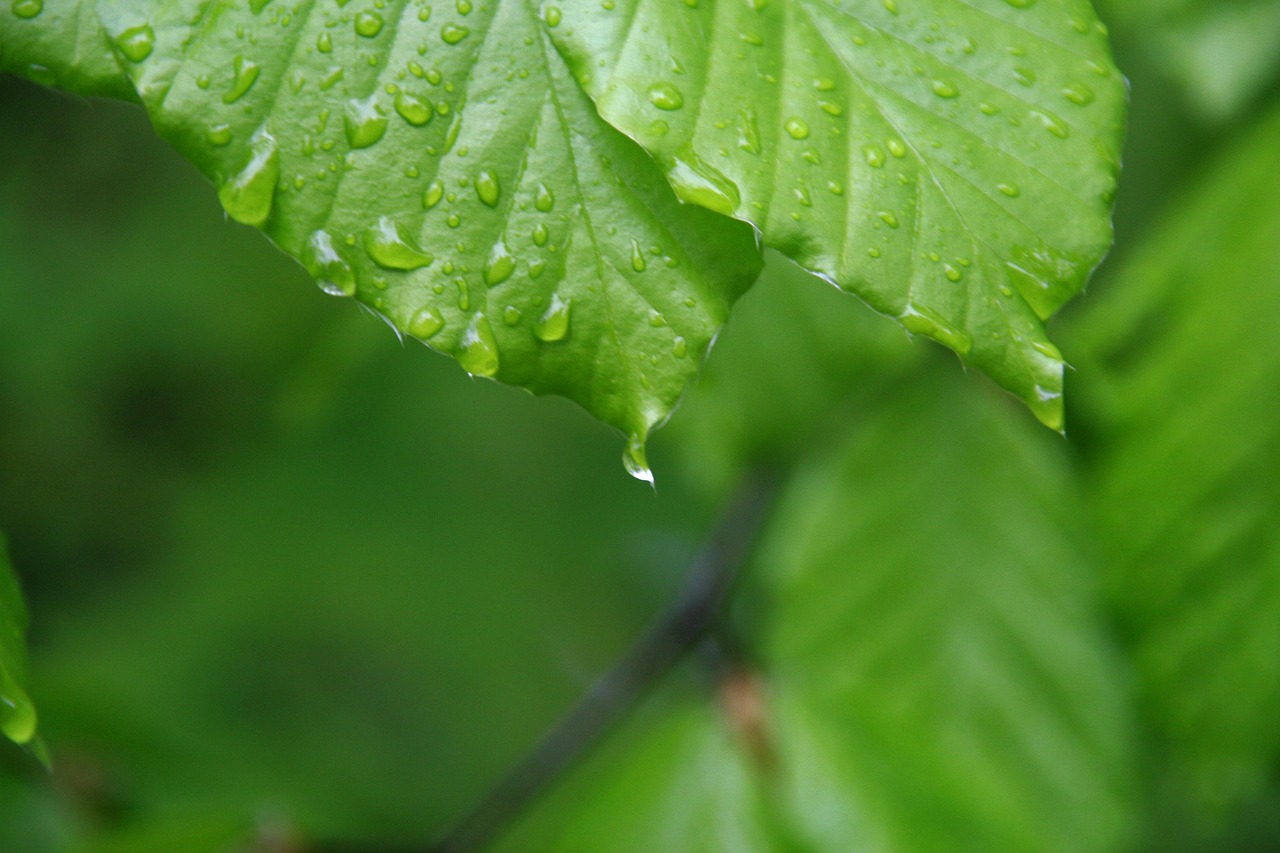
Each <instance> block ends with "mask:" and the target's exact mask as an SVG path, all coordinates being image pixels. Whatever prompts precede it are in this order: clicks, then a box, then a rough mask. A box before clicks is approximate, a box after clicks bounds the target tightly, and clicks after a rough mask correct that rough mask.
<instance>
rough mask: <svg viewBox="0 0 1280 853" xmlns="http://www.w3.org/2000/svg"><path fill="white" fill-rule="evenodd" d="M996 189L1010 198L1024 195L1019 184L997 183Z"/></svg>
mask: <svg viewBox="0 0 1280 853" xmlns="http://www.w3.org/2000/svg"><path fill="white" fill-rule="evenodd" d="M996 189H998V190H999V191H1000V192H1002V193H1004V194H1005V195H1007V196H1008V197H1009V198H1017V197H1018V196H1020V195H1022V190H1020V189H1018V185H1017V184H996Z"/></svg>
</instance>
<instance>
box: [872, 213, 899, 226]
mask: <svg viewBox="0 0 1280 853" xmlns="http://www.w3.org/2000/svg"><path fill="white" fill-rule="evenodd" d="M876 215H877V216H879V217H880V221H881V222H883V223H884V224H885V225H888V226H889V227H890V228H897V227H898V217H897V216H895V215H894V214H893V212H892V211H889V210H882V211H880V212H879V213H878V214H876Z"/></svg>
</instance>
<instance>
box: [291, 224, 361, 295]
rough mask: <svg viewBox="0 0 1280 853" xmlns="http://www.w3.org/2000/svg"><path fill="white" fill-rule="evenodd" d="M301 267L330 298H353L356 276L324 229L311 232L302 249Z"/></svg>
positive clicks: (331, 237)
mask: <svg viewBox="0 0 1280 853" xmlns="http://www.w3.org/2000/svg"><path fill="white" fill-rule="evenodd" d="M302 266H303V267H304V268H305V269H306V271H307V272H308V273H309V274H310V275H311V277H312V278H314V279H315V280H316V284H318V285H320V289H321V290H323V291H324V292H325V293H328V294H329V295H330V296H355V293H356V276H355V273H354V272H352V270H351V265H350V264H349V263H347V262H346V260H344V259H343V257H342V255H340V254H339V253H338V250H337V248H336V247H335V246H334V245H333V236H332V235H330V234H329V232H328V231H325V230H324V229H318V230H316V231H312V232H311V236H310V237H308V238H307V242H306V245H304V246H303V247H302Z"/></svg>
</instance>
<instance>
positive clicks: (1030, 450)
mask: <svg viewBox="0 0 1280 853" xmlns="http://www.w3.org/2000/svg"><path fill="white" fill-rule="evenodd" d="M1060 449H1061V444H1060V442H1058V441H1057V439H1056V438H1054V437H1052V436H1049V435H1047V434H1044V433H1043V431H1040V430H1036V429H1035V428H1033V427H1032V426H1031V425H1030V424H1028V423H1026V422H1024V421H1023V420H1022V419H1021V418H1020V417H1018V415H1017V413H1016V411H1014V410H1013V409H1012V407H1010V406H1007V405H1006V404H1005V403H1004V401H1003V400H1000V399H995V398H992V399H984V398H982V397H981V396H980V395H977V394H974V393H973V389H964V388H959V387H957V386H956V385H955V383H954V381H952V377H949V376H945V375H943V374H942V373H941V372H935V373H933V374H932V377H930V375H929V374H924V373H922V375H921V376H920V377H919V378H918V379H917V381H916V382H915V383H914V387H913V388H912V390H910V391H908V392H906V393H905V394H904V396H902V398H901V405H896V406H892V407H884V408H882V409H881V410H880V411H879V412H877V413H875V414H873V415H872V416H871V417H870V418H868V419H867V420H866V421H865V422H863V423H862V424H861V425H860V426H859V427H857V428H856V429H854V430H853V431H852V432H851V433H850V434H848V435H847V437H846V439H845V441H843V442H841V443H840V445H839V446H837V447H836V448H835V449H834V450H833V451H831V452H826V453H817V454H814V455H813V457H812V458H810V460H809V461H808V464H806V465H805V466H804V468H803V469H802V471H801V473H800V475H799V477H798V479H797V481H796V482H794V483H793V484H792V485H791V487H790V488H789V490H788V492H787V494H786V495H785V496H784V498H783V502H782V504H781V506H780V507H779V509H778V512H777V515H776V516H775V518H774V520H773V521H772V522H771V526H770V530H769V531H768V533H767V534H766V539H765V541H764V543H763V545H762V552H761V554H760V555H759V556H758V557H757V559H756V560H755V561H754V565H753V567H752V570H751V572H752V573H751V575H750V576H749V578H748V580H749V586H748V587H747V588H746V589H745V590H744V595H745V597H744V598H743V599H742V600H741V601H740V602H739V604H740V608H739V610H740V613H742V614H754V615H746V616H744V620H743V621H744V627H746V628H747V630H745V631H743V632H742V634H741V635H740V636H746V637H750V638H752V639H751V643H752V645H754V646H755V648H754V649H753V650H752V652H751V655H750V656H751V657H752V658H754V659H755V660H757V662H758V663H757V666H758V667H759V672H758V673H746V674H744V673H743V672H741V671H735V669H734V668H732V667H731V668H729V671H728V675H727V677H726V673H725V672H724V671H723V670H717V673H716V674H717V676H718V678H719V681H718V684H717V690H716V697H717V699H718V701H717V702H716V703H715V704H716V705H718V706H719V707H718V708H717V707H714V706H712V705H711V703H709V702H708V701H707V698H708V697H707V696H706V691H704V690H696V689H695V688H690V687H687V686H686V687H685V688H684V692H683V693H680V694H677V695H676V696H675V698H673V699H669V701H667V702H666V704H665V706H662V710H661V711H659V710H655V709H653V708H650V709H648V710H647V711H646V713H645V715H643V716H642V717H641V719H640V720H638V721H636V722H634V723H632V724H630V725H628V726H627V727H625V728H624V729H622V730H621V731H619V732H618V734H617V735H616V736H615V737H614V738H613V739H612V740H611V741H610V742H609V743H608V744H607V745H606V746H605V748H604V750H602V751H601V752H600V753H598V754H596V755H595V756H593V757H592V758H591V759H590V760H589V761H588V762H586V763H585V764H584V765H583V766H582V767H580V768H578V770H577V771H576V772H575V773H574V774H572V776H571V778H569V779H568V780H567V783H566V785H565V786H564V788H563V789H562V790H560V791H558V792H557V793H556V794H555V795H554V796H553V797H552V798H551V799H550V800H549V801H548V802H547V803H545V804H544V805H543V806H541V807H540V808H538V809H536V810H535V811H534V813H533V814H532V815H531V816H530V817H529V818H528V819H527V820H526V822H525V824H524V826H523V827H522V828H521V829H520V830H518V831H517V833H516V834H515V835H514V836H513V837H512V838H511V839H510V843H511V846H510V847H509V848H508V849H510V850H512V851H515V850H547V851H557V853H559V851H565V853H568V852H569V851H579V850H592V851H596V853H614V851H639V850H664V851H673V853H704V851H705V853H710V851H721V850H743V851H752V853H768V852H769V851H775V853H782V851H787V853H791V851H813V853H817V851H847V853H859V851H876V852H877V853H956V851H983V853H1030V851H1045V852H1046V853H1048V851H1054V853H1095V852H1096V853H1101V851H1120V850H1124V849H1128V848H1127V847H1126V844H1127V842H1128V841H1129V840H1130V832H1131V830H1132V829H1133V824H1134V819H1133V818H1134V813H1133V803H1132V800H1131V795H1132V781H1133V779H1132V774H1133V769H1134V766H1133V756H1132V754H1131V752H1130V748H1129V744H1130V740H1129V738H1130V735H1131V728H1130V724H1131V720H1130V714H1129V707H1128V703H1127V701H1126V699H1127V696H1126V691H1125V689H1124V684H1125V677H1124V676H1125V673H1124V671H1123V669H1122V668H1121V667H1120V666H1119V664H1118V661H1117V659H1116V655H1115V653H1114V649H1113V648H1112V646H1111V644H1110V642H1109V641H1108V638H1107V636H1106V633H1105V631H1104V630H1103V627H1102V624H1101V622H1102V620H1101V615H1100V607H1099V603H1100V602H1099V598H1100V596H1099V595H1098V593H1099V592H1100V590H1098V589H1097V588H1096V584H1095V580H1096V578H1095V576H1094V573H1093V564H1092V562H1091V561H1090V560H1089V558H1088V556H1087V551H1088V548H1087V547H1083V546H1082V545H1081V544H1080V543H1081V542H1082V540H1083V539H1084V537H1083V536H1082V535H1081V517H1080V516H1081V513H1080V507H1079V504H1078V503H1077V501H1076V500H1075V499H1074V489H1073V484H1072V482H1071V480H1070V477H1069V472H1068V470H1067V469H1066V466H1065V465H1064V464H1063V459H1062V458H1061V455H1062V454H1061V453H1060ZM673 692H674V691H673ZM699 704H701V705H702V706H703V707H702V709H701V710H699V708H698V705H699ZM725 816H727V818H726V817H725ZM715 817H720V818H721V819H720V820H716V819H713V818H715ZM709 818H712V819H709Z"/></svg>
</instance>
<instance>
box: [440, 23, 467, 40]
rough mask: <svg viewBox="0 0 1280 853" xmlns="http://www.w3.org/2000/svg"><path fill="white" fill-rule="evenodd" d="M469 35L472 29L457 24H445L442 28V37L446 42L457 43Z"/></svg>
mask: <svg viewBox="0 0 1280 853" xmlns="http://www.w3.org/2000/svg"><path fill="white" fill-rule="evenodd" d="M469 35H471V30H469V29H467V28H466V27H461V26H458V25H457V24H445V25H444V27H442V28H441V30H440V38H441V39H443V40H444V43H445V44H457V43H458V42H460V41H462V40H463V39H464V38H466V37H467V36H469Z"/></svg>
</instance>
